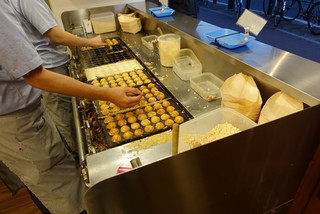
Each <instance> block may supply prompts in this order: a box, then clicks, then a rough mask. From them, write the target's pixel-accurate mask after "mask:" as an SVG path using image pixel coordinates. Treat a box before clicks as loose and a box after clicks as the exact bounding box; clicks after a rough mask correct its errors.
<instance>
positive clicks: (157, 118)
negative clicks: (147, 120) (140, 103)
mask: <svg viewBox="0 0 320 214" xmlns="http://www.w3.org/2000/svg"><path fill="white" fill-rule="evenodd" d="M159 121H160V117H158V116H153V117H151V122H152V123H157V122H159Z"/></svg>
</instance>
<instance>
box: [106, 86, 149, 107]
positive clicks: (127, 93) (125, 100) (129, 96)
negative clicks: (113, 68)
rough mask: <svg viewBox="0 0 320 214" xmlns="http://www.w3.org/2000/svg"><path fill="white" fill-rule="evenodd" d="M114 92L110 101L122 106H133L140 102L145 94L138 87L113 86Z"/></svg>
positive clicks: (110, 96)
mask: <svg viewBox="0 0 320 214" xmlns="http://www.w3.org/2000/svg"><path fill="white" fill-rule="evenodd" d="M111 90H112V92H111V93H110V94H109V96H108V97H109V101H111V102H113V103H114V104H115V105H117V106H119V107H121V108H128V107H132V106H134V105H136V104H138V103H139V102H140V99H141V97H142V95H143V93H142V92H141V91H139V90H138V89H136V88H129V87H116V88H111Z"/></svg>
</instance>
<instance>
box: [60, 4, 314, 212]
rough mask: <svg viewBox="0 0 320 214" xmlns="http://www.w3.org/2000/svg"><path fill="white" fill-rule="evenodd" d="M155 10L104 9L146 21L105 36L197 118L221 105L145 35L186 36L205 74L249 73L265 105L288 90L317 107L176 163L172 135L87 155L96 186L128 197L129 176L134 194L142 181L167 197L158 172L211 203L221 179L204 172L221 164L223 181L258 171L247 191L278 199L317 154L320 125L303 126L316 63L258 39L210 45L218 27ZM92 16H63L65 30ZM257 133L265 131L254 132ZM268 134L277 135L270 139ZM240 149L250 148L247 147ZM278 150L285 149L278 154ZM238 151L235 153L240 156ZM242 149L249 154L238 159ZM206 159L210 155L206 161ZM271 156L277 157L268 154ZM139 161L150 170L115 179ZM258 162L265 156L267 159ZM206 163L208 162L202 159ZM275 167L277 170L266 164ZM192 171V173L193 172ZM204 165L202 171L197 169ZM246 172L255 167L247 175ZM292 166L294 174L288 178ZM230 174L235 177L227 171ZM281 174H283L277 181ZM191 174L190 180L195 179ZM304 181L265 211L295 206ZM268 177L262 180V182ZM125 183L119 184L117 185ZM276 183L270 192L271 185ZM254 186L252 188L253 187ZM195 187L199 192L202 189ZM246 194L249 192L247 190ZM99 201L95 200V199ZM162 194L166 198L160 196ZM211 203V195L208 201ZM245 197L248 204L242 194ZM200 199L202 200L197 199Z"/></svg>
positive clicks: (80, 13)
mask: <svg viewBox="0 0 320 214" xmlns="http://www.w3.org/2000/svg"><path fill="white" fill-rule="evenodd" d="M155 6H156V5H155V4H153V3H150V2H140V3H133V4H130V5H117V6H112V7H106V8H104V9H105V10H107V11H108V10H109V11H113V12H115V13H129V12H136V13H137V14H138V15H139V17H140V18H141V20H142V24H143V30H142V32H140V33H137V34H129V33H124V32H122V31H121V30H120V27H119V25H118V23H117V29H118V31H117V32H114V33H109V34H104V35H103V36H106V37H109V36H115V35H117V36H120V38H121V39H122V40H123V41H124V42H125V43H126V44H127V45H128V46H129V47H130V49H131V50H132V51H133V52H134V53H135V54H136V55H137V57H138V58H139V59H140V60H141V61H142V62H143V63H144V64H145V65H146V66H147V67H148V68H149V69H150V71H152V72H153V73H154V74H155V76H157V77H158V79H159V80H160V81H161V82H162V83H163V85H164V86H166V88H167V89H168V90H170V92H171V93H172V94H173V95H174V96H175V97H176V98H177V99H178V100H179V101H180V102H181V103H182V104H183V105H184V106H186V108H187V109H188V110H189V112H190V113H191V114H192V115H193V116H195V117H196V116H198V115H201V114H203V113H206V112H208V111H211V110H213V109H216V108H218V107H220V104H221V103H220V100H217V101H213V102H206V101H205V100H203V99H202V98H200V96H199V95H198V94H196V93H195V92H194V91H193V90H192V89H191V87H190V84H189V81H183V80H181V79H180V78H179V77H178V76H176V75H175V74H174V73H173V71H172V69H171V68H165V67H162V66H161V65H160V61H159V54H158V51H157V50H155V51H150V50H149V49H147V48H146V47H144V46H143V45H142V43H141V37H142V36H145V35H151V34H156V35H159V32H158V30H157V28H158V27H160V28H161V30H162V31H163V32H164V33H176V34H179V35H181V37H182V40H181V42H182V43H181V44H182V48H191V49H192V50H193V51H194V53H195V54H196V56H197V57H198V58H199V60H200V61H201V63H202V67H203V72H210V73H213V74H215V75H216V76H218V77H219V78H221V79H222V80H225V79H227V78H228V77H230V76H231V75H233V74H235V73H239V72H243V73H246V74H249V75H252V76H253V77H254V79H255V81H256V83H257V85H258V87H259V89H260V92H261V95H262V98H263V101H266V100H267V99H268V98H269V97H270V96H271V95H272V94H273V93H274V92H276V91H279V90H283V91H285V92H286V93H288V94H290V95H292V96H293V97H295V98H297V99H300V100H302V101H303V102H304V103H305V104H306V107H308V106H311V107H308V108H307V110H305V111H302V112H301V113H300V114H297V116H295V115H291V117H289V118H286V119H285V120H280V121H279V120H278V121H276V122H274V123H273V122H271V123H270V124H266V125H262V126H258V127H257V128H254V130H248V131H247V132H245V133H243V132H242V133H240V135H236V136H233V137H232V136H231V137H230V138H228V139H229V141H230V142H229V141H228V139H224V140H223V141H224V144H222V143H217V144H210V145H209V144H208V145H206V146H202V147H201V148H199V149H196V150H195V151H188V152H185V153H183V154H179V155H175V156H173V157H172V155H171V143H170V142H171V135H170V131H169V132H165V133H164V134H163V135H161V136H153V137H151V138H147V139H143V140H141V141H140V142H141V143H142V144H143V143H144V142H145V141H153V142H158V145H155V146H150V147H147V148H144V149H137V150H136V149H132V148H134V146H135V143H137V142H132V143H129V144H127V145H123V146H119V147H116V148H113V149H110V150H107V151H103V152H99V153H96V154H93V155H86V156H85V157H84V158H85V160H83V162H85V164H86V166H87V170H88V174H89V179H90V183H89V185H90V186H93V187H94V186H102V187H103V186H104V184H107V187H108V188H109V189H108V190H107V191H109V190H110V192H112V193H113V194H115V195H117V191H118V190H119V194H120V192H121V194H122V195H121V196H120V195H119V198H121V197H122V196H123V194H126V190H127V189H125V188H123V187H124V186H119V185H117V184H120V183H121V184H124V183H123V182H122V181H128V180H126V179H127V178H128V179H134V180H135V183H132V184H131V185H133V186H134V188H130V189H131V190H132V189H135V188H136V187H137V186H138V185H140V187H141V188H144V183H143V182H145V183H146V184H148V185H147V187H148V191H151V190H152V191H158V192H162V189H159V188H157V187H154V186H152V181H151V180H150V179H146V177H153V178H154V179H156V180H157V181H158V182H160V183H162V181H164V183H166V182H169V183H170V181H168V180H167V179H166V176H165V175H164V174H157V172H158V173H169V174H168V176H169V175H171V177H172V179H176V180H175V182H177V183H178V182H183V181H184V182H186V183H188V182H189V183H190V182H193V181H199V182H202V181H203V185H201V186H202V191H204V192H203V194H204V195H206V197H207V196H209V198H210V196H211V194H215V193H214V192H210V194H209V193H208V192H206V191H205V188H206V187H205V186H204V184H205V185H208V186H210V187H211V183H210V182H211V181H212V180H214V179H215V178H216V175H215V174H214V173H210V172H208V171H206V170H200V168H201V169H204V168H205V166H208V167H210V163H215V167H216V168H219V170H220V171H219V172H220V173H222V174H221V177H223V176H224V175H225V174H228V176H230V173H229V170H230V171H231V170H235V171H236V172H238V176H240V175H241V173H242V171H241V172H240V169H244V171H246V172H248V171H249V168H250V170H251V169H252V170H253V171H254V172H255V173H256V174H255V175H256V176H253V177H252V178H251V177H250V178H249V177H248V176H249V175H250V173H247V177H245V178H243V180H244V179H247V180H248V182H246V181H244V183H245V185H246V184H249V183H250V185H251V184H252V183H255V185H256V186H255V187H254V188H258V189H259V191H263V190H264V189H268V190H269V189H270V191H272V193H270V194H272V196H275V195H276V190H274V189H273V185H274V186H278V182H279V180H281V178H282V177H283V176H284V175H283V171H286V172H287V174H288V176H289V175H292V176H296V175H299V176H301V174H302V173H303V172H304V166H305V165H304V164H305V163H307V162H308V160H309V159H310V156H312V148H313V147H314V144H315V142H316V141H314V142H313V140H312V139H317V138H318V136H317V137H314V138H313V137H312V136H313V135H314V133H315V132H314V131H315V126H317V124H318V123H317V122H316V121H317V120H315V121H313V123H310V124H308V126H303V125H301V124H297V123H296V122H297V121H299V120H298V119H299V117H301V118H303V121H307V116H308V120H310V119H312V114H314V112H316V111H315V110H316V108H317V107H318V106H316V105H318V104H319V103H320V88H319V87H317V83H318V82H319V79H320V76H319V75H318V72H319V71H320V65H319V63H316V62H312V61H310V60H307V59H304V58H301V57H299V56H296V55H293V54H291V53H288V52H285V51H282V50H279V49H277V48H274V47H271V46H269V45H266V44H263V43H260V42H258V41H253V42H250V43H249V44H248V45H247V46H246V47H242V48H239V49H234V50H228V49H225V48H222V47H219V46H216V45H213V44H210V43H209V40H208V39H207V38H206V37H205V36H204V35H203V33H204V32H209V31H212V30H215V29H217V28H218V27H216V26H213V25H211V24H208V23H205V22H202V21H199V20H196V19H193V18H190V17H188V16H185V15H183V14H180V13H178V12H175V13H174V14H173V16H172V17H166V18H155V17H153V16H152V15H151V14H150V12H149V10H148V8H150V7H155ZM88 11H89V9H88V10H80V11H70V12H66V13H64V14H63V16H62V20H63V21H64V24H65V29H66V30H69V31H70V32H72V30H71V29H70V26H71V24H75V23H76V24H75V25H77V23H78V24H79V23H81V22H80V21H79V19H80V20H81V19H82V18H86V16H87V14H88ZM91 36H93V35H88V37H91ZM313 106H316V108H312V107H313ZM308 109H309V110H308ZM314 119H316V118H314ZM274 124H275V125H274ZM279 127H281V129H282V130H284V132H279V131H278V130H279ZM256 129H257V130H258V132H257V131H255V130H256ZM310 129H311V130H312V131H311V132H310V133H309V134H307V135H305V136H303V137H300V135H299V131H300V130H304V131H306V130H310ZM292 130H293V133H292V134H291V135H290V136H289V135H288V136H287V135H286V133H285V132H286V131H287V132H289V131H292ZM266 131H267V132H268V133H270V134H266ZM273 133H274V134H273ZM233 139H234V140H233ZM261 139H262V141H263V145H264V146H265V147H266V148H269V142H272V148H270V150H269V151H268V154H267V155H266V154H265V153H264V150H263V149H261V148H260V147H259V146H257V145H258V143H259V142H260V140H261ZM287 140H289V141H290V143H292V145H288V144H286V142H287ZM304 141H306V142H304ZM226 142H228V143H226ZM304 143H305V145H304ZM282 144H285V146H283V147H281V145H282ZM239 145H241V146H243V147H240V146H239ZM278 145H279V146H280V147H281V148H280V147H279V148H278ZM301 145H304V146H306V147H303V149H302V148H301ZM232 146H233V147H232ZM299 146H300V147H299ZM295 147H296V148H300V149H301V151H302V153H301V154H299V155H294V152H295V149H294V148H295ZM232 148H236V151H234V150H233V149H232ZM219 151H221V152H220V153H221V155H219ZM238 151H241V152H243V153H238ZM280 151H281V152H282V153H285V152H287V151H288V153H286V154H285V155H280V156H278V155H277V154H278V152H280ZM211 152H214V153H215V154H216V155H218V156H219V158H220V159H219V160H218V159H216V158H215V156H212V157H210V153H211ZM201 154H203V156H202V155H201ZM231 154H232V155H231ZM269 154H272V155H270V156H269ZM247 155H248V157H247ZM233 156H234V157H237V158H238V159H239V160H236V159H233V158H228V157H233ZM135 157H140V159H141V162H142V164H143V167H141V168H137V169H134V170H132V172H129V173H124V174H121V175H116V172H117V169H118V167H130V160H131V159H133V158H135ZM249 157H250V158H254V159H257V160H258V161H256V162H255V164H251V162H250V158H249ZM259 157H264V158H265V159H263V158H259ZM194 159H197V160H198V162H197V163H194V162H192V160H194ZM201 159H204V160H203V161H200V160H201ZM275 160H279V163H282V165H281V167H278V165H277V164H276V162H275ZM268 161H269V162H270V163H274V164H271V165H270V164H267V162H268ZM269 162H268V163H269ZM224 163H228V167H229V168H228V169H225V168H224ZM231 163H232V164H231ZM292 163H296V164H292ZM299 163H301V164H299ZM199 164H201V165H199ZM237 164H239V165H240V168H238V167H237ZM175 165H177V166H179V167H180V168H179V170H178V171H175V170H174V167H173V166H175ZM189 166H190V167H191V168H188V167H189ZM199 166H201V167H200V168H198V167H199ZM247 167H249V168H248V169H247ZM288 167H289V168H290V169H292V170H291V171H290V172H288ZM261 170H262V172H261ZM264 170H268V173H269V177H268V178H264V179H266V181H264V183H266V185H265V184H261V183H259V181H258V180H257V178H259V176H262V177H263V176H264V175H263V173H264ZM148 171H149V172H152V173H153V174H152V175H151V174H148ZM226 171H228V172H227V173H226ZM170 173H171V174H170ZM181 173H182V174H184V177H183V178H181ZM231 174H232V173H231ZM155 175H157V176H158V177H159V178H161V180H160V181H159V179H157V178H155ZM198 175H199V176H198ZM275 175H278V177H277V176H275ZM145 176H146V177H145ZM188 176H190V179H189V177H188ZM299 176H298V177H295V178H296V180H295V181H294V182H291V183H290V182H289V183H288V184H287V185H289V186H288V187H287V190H282V193H283V195H282V196H281V197H280V196H279V198H280V199H281V200H282V201H279V200H277V198H275V199H274V198H272V199H270V198H265V197H264V196H262V198H263V199H268V200H269V199H270V200H269V204H268V206H266V208H264V209H265V210H267V209H269V208H270V207H272V206H280V203H284V204H286V203H288V201H290V200H291V199H290V198H291V197H292V192H293V191H294V188H295V187H296V186H295V185H296V183H297V182H299ZM262 177H260V178H261V179H262ZM273 177H275V178H273ZM137 178H142V179H137ZM226 178H228V177H226ZM226 178H225V179H226ZM269 178H270V179H269ZM271 178H272V179H271ZM222 180H223V179H222ZM222 180H221V181H219V182H215V183H213V184H214V185H215V187H218V186H219V185H220V183H221V185H222V186H224V185H225V184H226V183H225V182H222ZM240 180H241V179H240ZM118 181H119V183H117V182H118ZM130 181H131V180H130ZM249 181H250V182H249ZM227 183H228V182H227ZM231 183H232V182H231ZM293 183H294V184H293ZM166 184H167V183H166ZM269 184H270V186H268V185H269ZM199 185H200V184H199ZM231 185H232V184H231ZM250 185H249V186H250ZM112 186H114V188H112ZM125 186H126V185H125ZM170 187H171V188H173V189H175V191H177V192H179V191H182V192H184V190H182V189H179V185H178V190H177V189H176V187H177V186H174V185H173V186H171V185H170ZM240 187H241V188H243V187H245V186H243V184H242V183H241V184H240V183H239V186H236V187H235V188H236V189H237V188H240ZM155 188H156V189H155ZM250 188H253V187H252V185H251V186H250ZM93 189H94V188H93ZM193 189H194V190H195V191H197V189H195V188H193ZM231 189H232V188H231ZM242 190H243V191H246V190H244V189H242ZM94 191H97V188H95V190H94ZM98 191H99V190H98ZM128 191H129V190H128ZM148 191H147V192H143V191H142V192H139V196H141V197H144V199H145V200H146V197H147V196H146V195H147V194H150V193H149V192H148ZM224 191H225V190H223V188H221V191H220V192H221V194H222V192H224ZM230 191H231V190H230ZM226 192H227V191H226ZM130 193H131V194H132V193H133V192H132V191H131V192H130ZM179 193H180V192H179ZM229 193H230V192H229ZM110 194H111V193H110ZM181 194H182V193H181ZM223 194H224V193H223ZM225 194H227V193H225ZM246 194H247V195H246V196H247V197H249V198H250V197H251V195H250V193H247V192H246ZM262 194H264V192H262V193H261V195H262ZM93 195H96V193H94V194H93ZM103 195H104V194H103ZM160 196H163V195H161V194H160ZM216 196H217V195H216ZM88 197H91V196H88ZM106 197H107V196H106ZM184 197H186V195H184ZM219 197H221V201H224V199H227V198H228V197H227V195H220V196H219ZM234 197H235V198H238V195H234ZM270 197H271V196H270ZM107 198H108V197H107ZM119 198H118V199H119ZM156 198H158V197H156ZM169 198H170V197H169ZM209 198H208V197H207V199H209ZM239 198H241V196H240V197H239ZM193 199H194V200H196V198H193ZM216 199H217V198H216ZM150 200H151V199H150ZM219 200H220V199H219ZM100 201H101V200H100ZM106 201H108V202H112V201H113V199H112V197H111V198H108V199H106ZM134 201H136V200H134ZM226 201H227V200H226ZM101 203H104V201H101ZM154 203H156V202H154ZM203 203H206V202H203ZM113 204H117V205H118V204H119V206H117V208H116V209H122V208H123V207H124V204H122V203H121V202H120V200H118V201H117V202H114V201H113ZM199 204H201V203H199ZM109 205H110V204H109ZM131 205H132V203H131ZM136 205H137V204H136ZM206 205H208V204H206ZM260 205H261V204H260ZM260 205H257V207H259V209H260V208H261V207H262V205H261V206H260ZM106 206H107V205H106ZM120 207H121V208H120ZM209 207H210V208H209ZM209 207H207V208H208V209H207V211H208V210H212V209H211V208H212V207H211V206H209ZM217 207H219V208H221V207H220V205H219V206H218V205H217ZM222 207H223V208H221V209H224V207H225V206H224V205H223V206H222ZM110 210H112V209H110ZM123 210H124V209H123ZM111 213H112V212H111ZM155 213H156V212H155ZM169 213H170V212H169ZM204 213H205V212H204ZM207 213H210V212H207ZM211 213H212V212H211ZM221 213H223V212H221ZM229 213H230V212H229ZM246 213H252V212H246Z"/></svg>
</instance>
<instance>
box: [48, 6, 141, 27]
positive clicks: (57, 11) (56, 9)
mask: <svg viewBox="0 0 320 214" xmlns="http://www.w3.org/2000/svg"><path fill="white" fill-rule="evenodd" d="M141 1H144V0H49V2H50V4H51V7H52V10H53V13H54V15H55V17H56V19H57V21H58V24H59V25H60V27H62V29H63V25H62V21H61V14H62V13H63V12H65V11H71V10H79V9H88V8H94V7H103V6H111V5H117V4H126V3H132V2H141Z"/></svg>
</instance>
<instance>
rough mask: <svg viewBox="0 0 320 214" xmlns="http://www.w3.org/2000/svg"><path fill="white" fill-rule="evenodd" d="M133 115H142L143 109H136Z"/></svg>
mask: <svg viewBox="0 0 320 214" xmlns="http://www.w3.org/2000/svg"><path fill="white" fill-rule="evenodd" d="M135 113H136V115H139V114H143V109H141V108H138V109H136V111H135Z"/></svg>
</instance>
